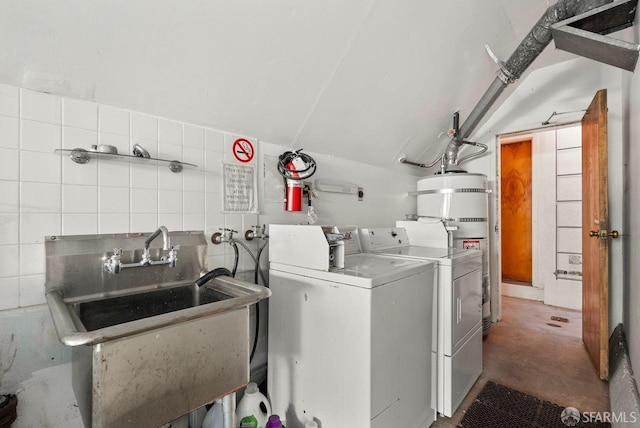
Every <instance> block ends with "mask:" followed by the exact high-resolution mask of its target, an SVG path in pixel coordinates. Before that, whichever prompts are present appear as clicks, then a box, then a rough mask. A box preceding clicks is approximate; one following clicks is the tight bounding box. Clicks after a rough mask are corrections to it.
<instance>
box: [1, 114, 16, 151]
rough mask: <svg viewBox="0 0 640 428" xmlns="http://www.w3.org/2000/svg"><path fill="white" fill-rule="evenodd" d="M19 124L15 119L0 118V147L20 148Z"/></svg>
mask: <svg viewBox="0 0 640 428" xmlns="http://www.w3.org/2000/svg"><path fill="white" fill-rule="evenodd" d="M19 129H20V122H19V121H18V118H16V117H8V116H0V147H4V148H7V149H18V148H20V138H19V136H20V133H19Z"/></svg>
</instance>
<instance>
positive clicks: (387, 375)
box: [267, 225, 436, 428]
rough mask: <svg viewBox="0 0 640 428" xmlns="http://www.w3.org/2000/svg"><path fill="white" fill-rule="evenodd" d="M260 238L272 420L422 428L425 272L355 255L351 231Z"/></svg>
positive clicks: (272, 230) (281, 230)
mask: <svg viewBox="0 0 640 428" xmlns="http://www.w3.org/2000/svg"><path fill="white" fill-rule="evenodd" d="M269 239H270V243H269V247H270V248H269V260H270V270H269V285H270V288H271V291H272V296H271V298H270V299H269V350H268V359H269V362H268V381H267V389H268V394H269V399H270V401H271V405H272V411H273V413H276V414H278V415H280V416H281V418H282V419H284V420H285V425H286V426H287V427H288V428H297V427H303V426H304V423H305V422H306V421H308V420H311V419H314V420H316V421H317V422H318V423H320V424H321V426H325V427H359V428H360V427H375V428H389V427H395V426H398V427H400V426H403V427H420V428H422V427H428V426H429V425H431V423H432V422H433V421H434V420H435V416H436V412H435V409H434V408H433V407H432V405H431V403H432V402H431V387H430V385H431V370H430V363H429V361H430V359H431V343H432V337H431V329H429V328H427V329H425V328H422V326H424V325H425V324H428V323H430V322H431V317H432V313H431V309H430V308H431V307H432V301H433V296H434V293H435V271H434V263H432V262H426V261H419V260H405V259H398V258H396V257H386V256H381V255H372V254H361V253H360V247H359V243H358V232H357V229H356V228H353V229H350V230H337V229H336V228H322V227H320V226H289V225H270V227H269ZM425 309H426V310H425ZM425 361H426V362H427V364H426V365H425Z"/></svg>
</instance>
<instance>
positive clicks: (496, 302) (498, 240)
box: [491, 119, 581, 322]
mask: <svg viewBox="0 0 640 428" xmlns="http://www.w3.org/2000/svg"><path fill="white" fill-rule="evenodd" d="M580 124H581V119H578V120H570V121H567V122H562V123H554V124H553V125H552V126H539V127H533V128H524V129H521V130H516V131H510V132H505V133H501V134H495V135H494V153H495V165H494V177H493V178H494V179H495V190H496V195H495V205H494V210H495V211H494V232H495V233H494V237H495V238H494V242H495V244H494V245H495V247H494V248H495V251H496V255H497V263H496V265H497V269H496V270H497V272H496V273H495V275H494V274H492V277H493V279H495V282H494V284H495V286H496V287H495V288H496V293H492V299H491V308H492V309H491V312H492V314H493V315H494V316H493V317H492V318H493V319H492V321H493V322H496V321H500V320H501V319H502V230H501V229H500V227H501V224H502V208H501V204H502V186H501V185H500V182H501V175H500V169H501V164H502V159H501V155H500V146H501V145H502V144H503V143H506V144H508V143H509V142H515V141H519V140H523V139H527V138H532V140H533V136H534V134H536V133H538V132H543V131H553V130H557V129H561V128H566V127H568V126H580ZM533 238H534V237H533ZM533 242H534V241H532V244H533ZM534 272H535V268H534ZM494 308H496V309H497V310H494Z"/></svg>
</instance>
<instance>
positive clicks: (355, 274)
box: [271, 253, 434, 288]
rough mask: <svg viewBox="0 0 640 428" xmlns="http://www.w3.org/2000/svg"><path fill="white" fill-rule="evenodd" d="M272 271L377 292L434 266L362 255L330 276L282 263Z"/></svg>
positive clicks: (273, 265) (349, 257) (349, 259)
mask: <svg viewBox="0 0 640 428" xmlns="http://www.w3.org/2000/svg"><path fill="white" fill-rule="evenodd" d="M271 269H274V270H278V271H283V272H288V273H292V274H297V275H303V276H307V277H311V278H317V279H321V280H325V281H329V282H334V283H338V284H345V285H352V286H355V287H361V288H375V287H378V286H381V285H384V284H388V283H390V282H393V281H397V280H400V279H404V278H408V277H411V276H414V275H417V274H420V273H423V272H428V271H433V269H434V263H433V262H430V261H426V260H418V259H416V260H411V259H408V258H400V257H389V256H385V255H380V254H371V253H366V254H365V253H359V254H351V255H347V256H345V258H344V268H343V269H338V270H334V271H329V272H327V271H321V270H314V269H307V268H302V267H299V266H290V265H283V264H280V263H271Z"/></svg>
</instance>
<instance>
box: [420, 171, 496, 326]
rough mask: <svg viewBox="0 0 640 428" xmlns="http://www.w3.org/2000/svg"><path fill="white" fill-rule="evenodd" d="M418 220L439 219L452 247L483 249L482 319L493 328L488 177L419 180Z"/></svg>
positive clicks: (452, 175)
mask: <svg viewBox="0 0 640 428" xmlns="http://www.w3.org/2000/svg"><path fill="white" fill-rule="evenodd" d="M417 190H418V192H417V195H418V217H419V220H418V221H420V218H423V219H425V221H429V219H431V220H433V219H439V220H442V221H444V222H445V224H446V225H447V227H451V228H452V229H454V230H453V246H454V247H455V248H466V249H468V248H470V249H478V250H482V319H483V322H482V324H483V331H484V332H485V334H486V333H487V332H488V331H489V328H490V327H491V296H490V290H491V285H490V284H491V283H490V276H489V208H488V193H489V190H488V189H487V176H486V175H484V174H471V173H450V174H440V175H433V176H429V177H425V178H422V179H420V180H418V188H417Z"/></svg>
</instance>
